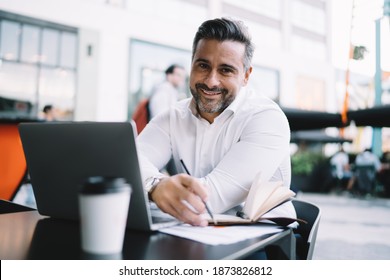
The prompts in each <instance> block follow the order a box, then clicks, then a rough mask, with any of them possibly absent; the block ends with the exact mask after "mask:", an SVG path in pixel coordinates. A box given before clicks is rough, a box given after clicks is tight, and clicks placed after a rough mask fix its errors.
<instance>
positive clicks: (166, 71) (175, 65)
mask: <svg viewBox="0 0 390 280" xmlns="http://www.w3.org/2000/svg"><path fill="white" fill-rule="evenodd" d="M176 68H181V69H184V67H183V66H181V65H179V64H172V65H171V66H169V67H168V68H167V70H165V75H168V74H172V73H173V72H175V69H176Z"/></svg>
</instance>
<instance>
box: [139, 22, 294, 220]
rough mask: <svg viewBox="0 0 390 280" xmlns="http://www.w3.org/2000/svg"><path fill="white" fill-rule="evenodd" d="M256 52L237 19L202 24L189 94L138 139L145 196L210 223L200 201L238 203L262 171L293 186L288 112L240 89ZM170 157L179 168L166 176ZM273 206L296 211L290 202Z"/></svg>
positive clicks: (222, 206)
mask: <svg viewBox="0 0 390 280" xmlns="http://www.w3.org/2000/svg"><path fill="white" fill-rule="evenodd" d="M253 51H254V47H253V45H252V42H251V39H250V36H249V34H248V32H247V29H246V27H245V26H244V25H243V24H242V22H239V21H233V20H229V19H224V18H222V19H214V20H208V21H206V22H204V23H203V24H202V25H201V26H200V27H199V29H198V31H197V33H196V35H195V38H194V42H193V50H192V65H191V73H190V84H189V86H190V90H191V94H192V98H189V99H186V100H182V101H180V102H178V103H177V104H176V105H175V106H174V107H172V108H171V109H170V110H169V111H167V112H165V113H164V114H160V115H158V116H157V117H155V118H154V119H152V121H151V122H150V123H149V124H148V125H147V126H146V128H145V129H144V131H143V133H142V134H141V135H140V136H139V137H138V147H139V151H140V153H139V154H140V162H141V168H142V174H143V179H144V180H145V188H146V190H147V191H148V193H149V198H150V199H151V200H153V201H154V202H155V203H156V204H157V205H158V207H159V208H160V209H161V210H162V211H164V212H167V213H169V214H171V215H173V216H175V217H176V218H178V219H179V220H181V221H183V222H186V223H189V224H192V225H198V226H206V225H207V224H208V223H207V221H206V220H205V217H204V215H203V216H202V215H201V214H202V213H204V212H205V205H204V202H203V201H207V202H208V203H209V204H210V206H211V208H212V210H213V212H215V213H222V212H225V211H227V210H229V209H231V208H232V207H235V206H237V205H239V204H240V203H242V202H243V201H244V200H245V199H246V196H247V194H248V191H249V188H250V186H251V183H252V181H253V180H254V178H255V176H256V174H258V173H259V172H260V173H261V176H262V179H263V180H264V181H270V180H271V181H276V180H281V181H283V184H284V185H285V186H286V187H289V186H290V181H291V167H290V151H289V142H290V130H289V125H288V121H287V118H286V116H285V115H284V114H283V112H282V111H281V109H280V108H279V107H278V106H277V105H276V104H275V103H274V102H273V101H271V100H270V99H268V98H266V97H264V96H261V95H259V94H254V93H250V92H247V91H246V90H245V88H244V87H245V86H246V85H247V83H248V80H249V77H250V74H251V72H252V66H251V59H252V56H253ZM171 156H173V158H174V160H175V163H176V167H177V168H178V170H181V171H182V172H183V173H182V174H178V175H175V176H171V177H166V176H164V175H163V174H160V173H159V171H158V170H159V169H161V168H162V167H163V166H164V165H165V164H166V163H167V162H168V160H169V159H170V157H171ZM181 160H182V161H183V162H184V164H185V165H186V167H187V168H188V172H189V173H190V174H191V175H192V176H190V175H187V174H185V169H184V168H183V166H182V165H181V162H180V161H181ZM276 209H277V211H279V212H282V213H283V216H286V215H288V216H290V217H295V211H294V208H293V206H292V204H291V203H287V204H283V205H282V206H280V207H278V208H276Z"/></svg>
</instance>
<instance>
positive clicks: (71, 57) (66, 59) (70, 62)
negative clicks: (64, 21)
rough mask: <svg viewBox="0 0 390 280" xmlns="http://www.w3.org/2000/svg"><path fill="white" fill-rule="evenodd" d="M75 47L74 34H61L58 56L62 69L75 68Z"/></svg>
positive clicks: (75, 39)
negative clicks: (59, 54) (59, 53)
mask: <svg viewBox="0 0 390 280" xmlns="http://www.w3.org/2000/svg"><path fill="white" fill-rule="evenodd" d="M76 46H77V38H76V34H74V33H69V32H62V34H61V56H60V65H61V66H62V67H68V68H76Z"/></svg>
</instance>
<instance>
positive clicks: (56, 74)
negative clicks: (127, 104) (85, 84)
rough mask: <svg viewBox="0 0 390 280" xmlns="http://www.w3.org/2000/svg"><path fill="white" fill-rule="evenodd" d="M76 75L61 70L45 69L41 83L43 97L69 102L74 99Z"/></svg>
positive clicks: (40, 89) (40, 92)
mask: <svg viewBox="0 0 390 280" xmlns="http://www.w3.org/2000/svg"><path fill="white" fill-rule="evenodd" d="M74 93H75V73H74V72H73V71H69V70H64V69H60V68H43V69H42V70H41V75H40V81H39V94H40V96H41V97H55V98H57V99H59V100H68V99H72V98H73V97H74Z"/></svg>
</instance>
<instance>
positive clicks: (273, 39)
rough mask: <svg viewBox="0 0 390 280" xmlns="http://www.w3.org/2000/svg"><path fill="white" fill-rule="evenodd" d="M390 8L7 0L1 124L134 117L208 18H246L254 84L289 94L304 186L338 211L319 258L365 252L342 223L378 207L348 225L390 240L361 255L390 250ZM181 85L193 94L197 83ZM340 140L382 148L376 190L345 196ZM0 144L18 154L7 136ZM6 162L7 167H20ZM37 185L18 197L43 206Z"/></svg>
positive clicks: (184, 59)
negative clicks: (51, 117) (49, 112)
mask: <svg viewBox="0 0 390 280" xmlns="http://www.w3.org/2000/svg"><path fill="white" fill-rule="evenodd" d="M389 15H390V0H343V1H340V0H0V124H8V123H13V124H15V123H18V122H21V121H41V120H43V118H44V115H43V112H42V110H43V108H44V107H45V106H46V105H52V107H53V108H54V110H55V116H56V119H57V120H59V121H128V120H130V119H131V118H132V114H133V112H134V109H135V107H136V106H137V104H138V103H139V101H140V100H141V99H143V98H145V97H148V96H149V95H150V93H151V89H152V87H153V85H155V84H156V83H157V82H160V81H161V80H163V79H164V71H165V69H166V68H167V67H168V66H169V65H170V64H173V63H178V64H181V65H183V66H184V67H185V69H186V72H187V74H189V71H190V63H191V48H192V40H193V36H194V34H195V32H196V30H197V28H198V26H199V25H200V24H201V23H202V22H203V21H205V20H207V19H211V18H216V17H232V18H236V19H240V20H243V21H244V22H245V24H246V25H247V26H248V28H249V30H250V32H251V34H252V37H253V42H254V44H255V45H256V51H255V55H254V58H253V72H252V76H251V79H250V84H249V85H248V87H250V88H251V89H253V90H255V91H257V92H259V93H261V94H265V95H267V96H269V97H270V98H272V99H273V100H274V101H275V102H277V103H278V104H279V105H280V106H281V107H282V109H283V110H284V111H285V113H286V115H287V117H288V119H289V122H290V126H291V130H292V138H291V155H292V173H293V176H292V188H293V189H294V190H295V191H297V192H298V193H299V195H300V197H303V198H305V199H307V200H312V201H313V202H315V203H317V204H318V205H319V206H320V207H322V209H324V210H327V213H328V214H327V213H325V212H324V219H323V223H322V226H323V228H324V229H325V231H322V233H321V231H320V234H319V249H320V250H321V248H322V251H320V252H319V255H318V257H317V258H321V259H327V258H334V256H335V252H337V254H339V253H342V252H344V253H345V252H350V255H341V257H340V258H353V256H352V255H353V254H354V253H356V250H355V251H353V250H352V251H351V250H349V249H348V250H349V251H348V250H344V249H343V248H356V247H355V245H356V243H353V242H352V243H348V244H349V245H348V246H349V247H345V246H346V245H345V244H344V245H345V246H344V247H343V246H341V247H340V246H339V245H340V244H343V243H342V242H344V241H345V240H344V241H340V240H339V241H337V242H335V239H337V238H338V237H335V236H332V235H331V234H330V233H332V232H337V230H334V229H335V227H336V226H337V225H348V223H347V222H346V220H345V219H344V220H342V221H340V220H337V219H340V215H339V214H340V212H343V211H350V213H352V214H351V215H352V216H353V215H354V213H355V214H356V211H364V213H369V217H368V216H367V215H365V220H361V221H360V222H357V221H355V220H353V221H349V223H350V224H353V225H357V224H358V225H360V227H357V228H356V227H349V231H350V232H351V234H352V232H355V233H356V232H362V233H363V232H364V230H362V229H366V230H371V229H372V228H371V227H370V226H372V225H374V226H373V230H372V231H371V233H372V232H375V233H376V236H378V240H379V241H375V242H376V243H375V242H374V243H375V244H379V245H378V246H379V247H380V248H382V251H383V252H384V251H386V252H384V253H383V254H379V255H378V254H377V255H375V254H374V255H370V253H367V252H371V251H372V248H377V247H375V246H374V247H373V246H371V245H369V246H368V247H367V246H366V247H364V248H365V249H364V250H363V251H362V252H363V253H361V254H357V255H356V254H355V255H356V256H357V258H374V259H375V258H390V256H389V253H388V252H389V250H388V248H390V247H389V246H390V244H389V243H388V241H386V240H385V239H384V238H383V236H388V234H383V233H384V232H387V233H390V224H388V222H386V221H385V219H384V218H382V217H384V216H386V215H387V217H388V215H389V209H390V207H389V203H388V201H389V200H383V199H387V198H389V197H390V182H389V178H390V174H389V173H390V158H389V152H390V128H389V127H390V31H389V28H390V24H389ZM181 93H182V96H183V97H184V96H189V90H188V88H187V87H183V88H182V89H181ZM4 127H5V126H4V125H3V126H0V133H2V132H3V130H4ZM15 133H17V130H14V135H17V134H15ZM2 137H3V136H2ZM0 140H2V139H1V138H0ZM341 147H342V148H343V149H344V151H345V152H346V153H347V154H348V157H349V164H350V165H351V166H353V164H354V162H355V158H356V157H357V155H358V154H359V153H361V152H362V151H363V150H364V149H366V148H370V149H372V150H373V152H374V154H375V155H376V156H377V157H378V158H380V159H381V161H382V167H381V169H380V170H377V174H376V175H377V176H378V175H381V176H378V177H376V178H374V182H373V183H374V186H373V187H372V189H371V190H370V191H369V192H368V193H365V194H364V196H363V198H364V199H366V200H364V201H362V200H361V198H362V196H355V195H356V194H355V193H350V192H348V193H347V195H343V194H345V193H344V192H345V191H347V190H348V189H347V182H346V181H343V182H341V180H340V178H337V176H334V174H332V166H331V163H330V160H331V157H332V156H333V155H334V154H336V153H337V151H339V150H340V148H341ZM0 148H3V149H2V150H1V149H0V150H1V151H2V155H1V157H2V159H5V151H6V150H7V149H8V148H6V147H5V146H3V147H2V145H0ZM17 149H19V154H20V166H21V168H20V170H21V172H20V173H21V174H22V175H20V176H24V177H23V178H24V179H23V180H22V181H21V180H20V178H19V179H17V182H18V183H19V182H21V183H22V184H24V185H26V184H25V183H27V186H28V172H27V171H26V165H25V162H24V158H23V153H22V152H21V147H20V145H19V146H18V147H17ZM3 150H4V151H3ZM3 153H4V154H3ZM8 154H9V158H15V154H12V153H11V152H9V153H8ZM3 155H4V156H3ZM1 162H3V161H1ZM4 162H5V163H4V164H3V165H2V166H1V168H0V171H1V172H2V173H1V174H2V176H3V175H4V174H6V175H7V174H9V171H7V170H8V168H9V164H8V163H7V161H6V160H5V161H4ZM7 172H8V173H7ZM21 190H22V191H23V190H26V189H23V188H22V189H21ZM28 192H29V193H28ZM310 193H320V194H315V195H314V196H310ZM323 193H325V194H327V196H326V198H324V197H322V196H321V195H322V194H323ZM318 195H320V196H318ZM26 197H27V200H26ZM11 198H15V196H14V195H12V196H11ZM16 198H17V197H16ZM16 198H15V199H16ZM31 198H33V195H32V194H31V189H30V191H26V194H25V197H23V198H20V196H19V199H18V201H19V202H20V203H25V204H30V205H33V203H34V202H33V201H31ZM373 198H375V199H374V200H373ZM6 199H9V198H6ZM349 199H352V200H349ZM356 199H358V200H356ZM367 199H369V201H368V202H367ZM351 205H352V206H353V207H355V206H356V207H355V208H340V207H342V206H345V207H347V206H348V207H352V206H351ZM375 207H376V208H375ZM346 209H347V210H346ZM359 209H360V210H359ZM362 209H371V210H372V211H374V212H367V211H366V210H362ZM372 217H377V218H378V219H379V220H378V221H377V222H375V223H373V222H372V220H371V218H372ZM370 223H371V224H370ZM368 225H370V226H368ZM327 227H328V228H327ZM378 228H381V229H382V231H381V230H379V231H378ZM326 229H328V230H326ZM383 230H384V231H383ZM340 231H342V232H344V233H345V232H348V229H345V228H341V229H340ZM329 234H330V235H329ZM324 236H325V237H324ZM374 237H375V234H374ZM321 238H322V239H321ZM326 238H328V239H326ZM324 240H325V241H324ZM329 240H330V241H329ZM356 240H360V241H361V240H364V237H362V238H360V237H359V238H356ZM328 241H329V242H330V243H329V242H328ZM329 244H333V245H334V246H333V247H332V246H330V245H329ZM351 244H352V245H351ZM384 244H385V245H384ZM336 247H337V248H336ZM330 248H335V249H334V250H333V251H332V252H330V253H329V254H328V255H327V253H328V252H327V250H328V251H329V250H330Z"/></svg>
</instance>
